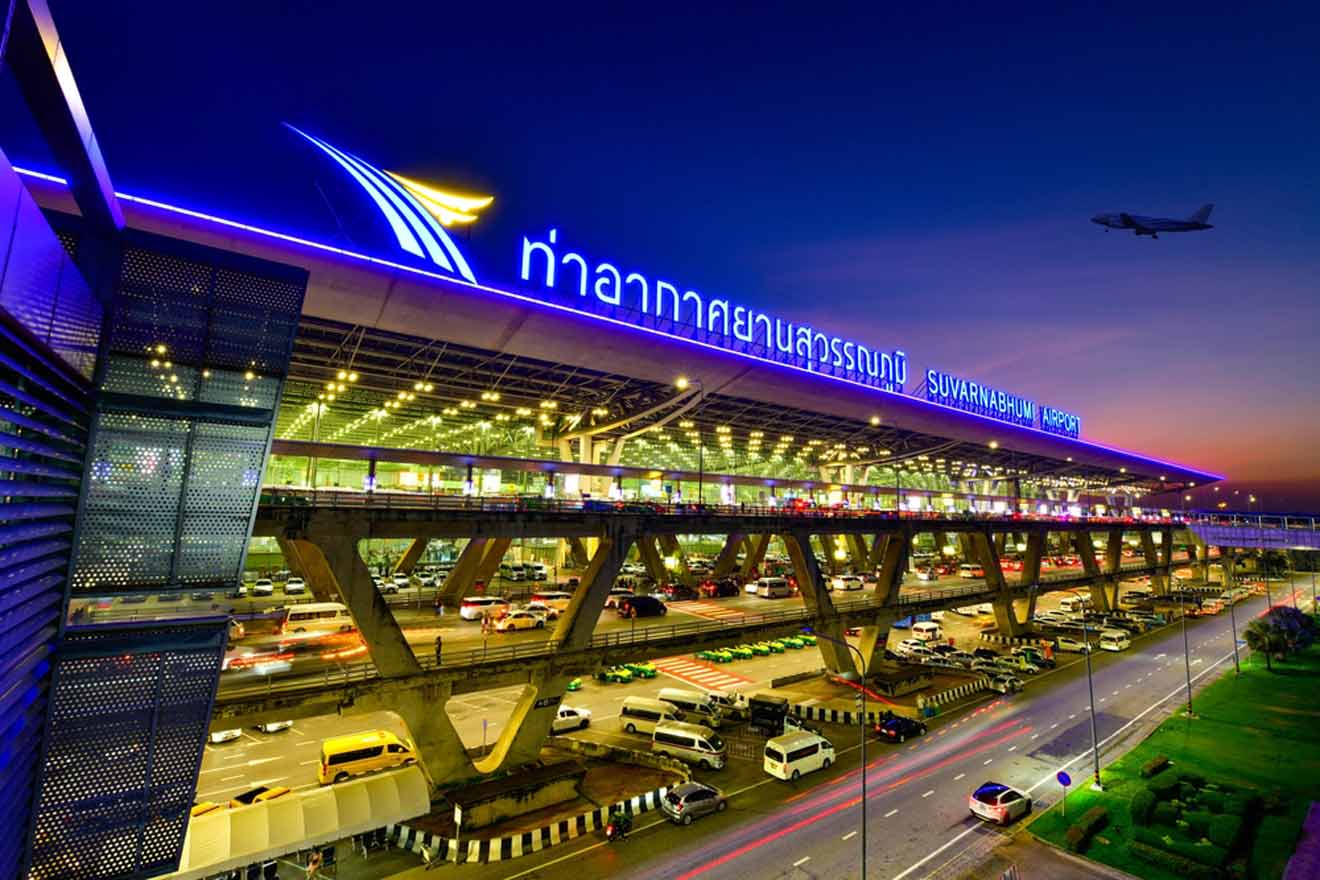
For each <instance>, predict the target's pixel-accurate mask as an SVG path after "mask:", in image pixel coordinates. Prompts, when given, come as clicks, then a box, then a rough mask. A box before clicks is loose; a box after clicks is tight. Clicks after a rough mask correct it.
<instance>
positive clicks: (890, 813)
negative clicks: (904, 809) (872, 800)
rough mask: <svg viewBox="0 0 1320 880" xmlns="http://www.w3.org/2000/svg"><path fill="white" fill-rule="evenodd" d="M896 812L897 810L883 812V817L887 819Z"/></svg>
mask: <svg viewBox="0 0 1320 880" xmlns="http://www.w3.org/2000/svg"><path fill="white" fill-rule="evenodd" d="M897 812H898V810H890V811H889V812H888V813H885V815H884V818H886V819H888V818H889V817H890V816H893V815H895V814H896V813H897Z"/></svg>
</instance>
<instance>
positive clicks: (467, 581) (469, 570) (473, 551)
mask: <svg viewBox="0 0 1320 880" xmlns="http://www.w3.org/2000/svg"><path fill="white" fill-rule="evenodd" d="M486 541H487V539H486V538H472V539H471V540H469V541H468V542H467V544H466V545H465V546H464V547H463V549H462V550H461V551H459V554H458V560H457V561H456V562H455V563H454V567H453V569H451V570H450V572H449V574H448V575H447V576H446V577H445V582H444V583H443V584H441V586H440V602H441V603H442V604H444V605H445V606H446V607H448V608H453V607H454V606H455V605H457V604H458V601H459V599H461V598H462V597H463V594H465V593H467V592H468V591H469V590H471V589H472V584H473V583H474V582H475V581H476V579H477V568H478V567H479V566H480V565H481V560H482V559H483V558H484V557H485V553H486Z"/></svg>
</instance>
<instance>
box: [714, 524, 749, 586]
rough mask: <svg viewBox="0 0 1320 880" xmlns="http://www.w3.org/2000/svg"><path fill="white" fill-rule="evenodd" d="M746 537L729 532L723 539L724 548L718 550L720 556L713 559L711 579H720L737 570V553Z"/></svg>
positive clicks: (740, 533) (739, 533)
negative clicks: (713, 565)
mask: <svg viewBox="0 0 1320 880" xmlns="http://www.w3.org/2000/svg"><path fill="white" fill-rule="evenodd" d="M746 538H747V536H746V535H744V534H743V533H742V532H730V533H729V536H728V537H727V538H725V539H724V547H723V548H722V549H721V550H720V555H719V556H718V557H717V558H716V559H715V567H714V568H713V569H712V570H711V577H713V578H722V577H728V576H729V575H731V574H733V572H734V570H735V569H737V568H738V551H739V550H740V549H741V548H742V545H743V542H744V541H745V540H746Z"/></svg>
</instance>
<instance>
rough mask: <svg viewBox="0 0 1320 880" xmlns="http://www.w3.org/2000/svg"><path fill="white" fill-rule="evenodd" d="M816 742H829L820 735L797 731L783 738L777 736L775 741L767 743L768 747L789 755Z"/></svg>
mask: <svg viewBox="0 0 1320 880" xmlns="http://www.w3.org/2000/svg"><path fill="white" fill-rule="evenodd" d="M814 742H824V743H828V742H829V740H827V739H825V737H823V736H821V735H820V734H819V733H812V732H811V731H810V730H796V731H794V732H793V733H785V734H784V735H782V736H776V737H774V738H773V739H768V740H766V741H765V744H766V745H767V746H774V747H775V748H776V749H778V750H779V751H781V752H784V753H788V752H791V751H793V750H794V749H798V748H801V747H802V746H809V745H811V744H812V743H814Z"/></svg>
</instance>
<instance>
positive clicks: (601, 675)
mask: <svg viewBox="0 0 1320 880" xmlns="http://www.w3.org/2000/svg"><path fill="white" fill-rule="evenodd" d="M596 680H597V681H603V682H606V683H607V684H608V683H610V682H618V683H619V684H627V683H628V682H630V681H632V680H633V674H632V673H631V672H629V671H628V670H627V669H625V668H624V667H622V666H611V667H609V668H607V669H602V670H601V671H600V672H597V673H596Z"/></svg>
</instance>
